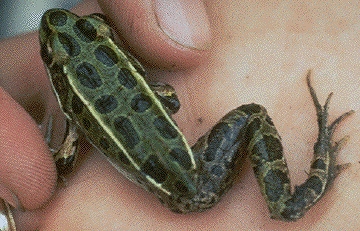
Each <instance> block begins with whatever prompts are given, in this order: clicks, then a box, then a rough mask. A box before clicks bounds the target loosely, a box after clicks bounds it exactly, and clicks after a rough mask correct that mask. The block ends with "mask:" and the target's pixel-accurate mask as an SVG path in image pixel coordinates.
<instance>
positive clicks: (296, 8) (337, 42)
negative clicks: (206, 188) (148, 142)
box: [0, 0, 360, 230]
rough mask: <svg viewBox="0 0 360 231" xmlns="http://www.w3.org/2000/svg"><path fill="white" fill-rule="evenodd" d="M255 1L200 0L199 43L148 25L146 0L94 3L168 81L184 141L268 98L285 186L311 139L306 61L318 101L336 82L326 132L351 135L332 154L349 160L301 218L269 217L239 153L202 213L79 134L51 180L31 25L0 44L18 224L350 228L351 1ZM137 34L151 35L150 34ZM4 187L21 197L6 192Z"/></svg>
mask: <svg viewBox="0 0 360 231" xmlns="http://www.w3.org/2000/svg"><path fill="white" fill-rule="evenodd" d="M263 3H264V1H248V2H246V1H235V0H223V1H206V2H205V5H206V12H207V15H208V17H209V22H210V25H211V35H212V36H211V38H210V39H209V41H208V42H206V41H205V42H204V41H200V42H198V44H197V45H199V44H200V45H199V46H200V48H201V49H200V50H199V49H191V48H189V47H182V46H180V45H179V44H176V43H174V42H173V41H171V40H170V39H166V36H164V35H163V34H161V33H159V31H160V30H159V29H157V30H156V29H154V28H157V24H156V23H155V24H151V23H153V22H152V21H151V20H150V21H149V22H147V24H144V23H141V22H142V21H141V19H142V17H143V16H144V15H145V16H147V15H148V14H149V12H151V11H150V10H149V9H150V8H147V7H149V6H151V4H149V1H145V0H142V1H140V0H139V1H134V0H133V1H112V2H111V3H110V1H99V4H100V6H101V9H102V10H103V13H105V14H106V15H108V16H109V17H110V18H111V19H112V20H113V22H114V23H115V25H116V26H117V28H118V31H121V32H127V33H126V35H121V37H122V38H123V39H125V40H126V44H127V45H128V46H129V47H131V48H132V52H134V53H135V55H136V56H137V57H139V58H140V60H142V61H144V62H145V63H146V67H147V70H148V71H149V77H148V78H149V79H151V80H156V81H161V82H167V83H169V84H171V85H172V86H174V88H175V89H176V91H177V93H178V96H179V98H180V101H181V103H182V107H181V109H180V111H179V112H178V113H177V114H176V115H174V116H173V118H174V119H175V120H176V122H177V124H178V125H179V127H180V128H181V130H182V131H183V133H184V135H185V136H186V137H187V139H188V141H189V143H190V144H194V143H195V142H196V140H197V139H198V138H199V137H200V136H201V135H202V134H204V133H205V132H206V131H208V130H209V129H210V128H211V127H212V126H213V125H214V124H215V123H216V122H217V121H218V120H219V119H220V118H221V117H222V116H223V115H225V114H226V112H228V111H230V110H231V109H233V108H235V107H237V106H239V105H242V104H247V103H251V102H255V103H258V104H261V105H263V106H265V107H266V108H267V110H268V112H269V115H270V116H271V118H272V119H273V122H274V124H275V125H276V127H277V129H278V131H279V133H280V135H281V137H282V142H283V146H284V152H285V156H286V159H287V163H288V166H289V171H290V176H291V180H292V185H298V184H301V183H302V182H303V181H304V180H305V179H306V177H307V175H306V171H308V170H309V165H310V161H311V158H312V151H313V143H314V142H315V140H316V137H317V125H316V114H315V109H314V106H313V103H312V100H311V98H310V94H309V92H308V89H307V87H306V81H305V76H306V73H307V71H308V69H312V70H313V73H312V83H313V87H314V88H315V90H316V92H317V94H318V98H319V101H320V102H322V103H323V102H324V101H325V99H326V97H327V95H328V94H329V93H330V92H334V95H333V97H332V101H331V104H330V116H329V120H330V122H331V121H333V120H334V119H335V118H337V116H339V115H341V114H342V113H344V112H346V111H349V110H350V109H353V110H355V111H356V113H355V114H353V115H352V116H351V117H349V118H347V119H346V120H345V121H344V122H342V123H341V124H340V126H339V127H338V129H337V130H336V132H335V135H334V141H338V140H340V139H341V138H343V137H344V136H349V138H348V140H347V143H346V144H345V145H344V146H343V148H342V149H341V150H340V152H339V157H338V163H339V164H344V163H351V165H350V166H349V167H348V168H346V169H345V170H343V171H342V172H341V174H340V175H339V176H338V177H337V178H336V180H335V182H334V185H333V187H332V188H331V189H330V190H329V191H328V193H327V194H326V195H325V196H324V197H323V198H322V200H321V201H320V202H319V203H318V204H316V205H315V206H314V207H313V208H312V209H311V210H310V211H309V212H308V213H307V214H306V215H305V216H304V217H303V218H302V219H301V220H299V221H297V222H296V223H284V222H281V221H275V220H271V219H270V218H269V213H268V210H267V207H266V203H265V201H264V199H263V198H262V196H261V194H260V190H259V187H258V185H257V182H256V179H255V177H254V174H253V172H252V169H251V168H250V163H249V161H248V160H247V161H246V162H245V164H244V169H243V171H242V172H241V174H240V176H239V181H238V182H237V183H236V184H235V185H234V187H233V188H232V189H231V190H230V191H229V192H228V193H227V194H226V195H225V196H224V198H223V199H222V200H221V201H220V203H219V204H218V205H216V206H215V207H214V208H212V209H210V210H208V211H206V212H203V213H192V214H187V215H181V214H175V213H172V212H170V211H169V210H168V209H167V208H165V207H163V206H162V205H161V204H160V202H159V201H158V200H157V199H156V198H155V196H153V195H151V194H150V193H148V192H146V191H144V190H143V189H141V188H139V187H137V186H136V185H135V184H133V183H131V182H129V181H128V180H126V178H125V177H124V176H122V175H120V174H118V172H117V171H116V170H115V169H114V168H113V167H112V166H111V165H110V164H109V163H108V162H107V161H106V160H105V158H104V157H103V155H102V154H101V153H99V152H98V151H96V150H95V149H94V148H91V146H90V145H89V144H87V143H86V142H82V143H81V149H80V151H81V152H80V157H79V160H78V162H77V165H76V167H75V169H74V173H72V174H70V175H69V176H68V177H67V178H66V182H65V185H63V186H62V187H56V184H55V183H56V172H55V168H54V164H53V162H52V159H51V154H50V152H49V150H48V148H47V144H46V143H45V142H44V140H43V139H42V136H43V134H41V133H40V132H39V129H38V127H37V125H36V123H45V122H46V121H47V119H48V117H49V115H52V116H53V118H54V120H55V124H54V130H55V131H54V137H57V139H60V138H59V137H61V132H62V126H61V125H63V119H64V117H63V115H62V113H61V111H60V109H59V108H58V106H57V104H56V101H55V99H54V96H53V94H52V92H51V89H50V87H49V86H50V85H49V82H48V79H47V76H46V73H45V69H44V67H43V64H42V61H41V58H40V55H39V45H38V38H37V34H36V33H33V34H28V35H24V36H20V37H17V38H13V39H8V40H5V41H2V42H1V46H0V60H2V63H1V64H0V81H1V82H0V86H1V87H2V89H1V91H0V96H1V97H0V100H1V105H2V107H1V108H0V110H1V111H0V124H1V127H0V146H1V150H2V151H1V152H2V155H3V157H2V158H1V160H0V166H2V168H1V169H0V182H2V183H3V184H1V187H0V196H1V197H2V198H5V199H6V200H7V201H9V202H10V203H12V204H13V205H16V207H17V208H19V207H22V208H21V209H15V210H14V215H15V221H16V224H17V226H18V228H19V229H22V230H29V229H36V228H38V229H40V230H88V229H93V230H128V229H132V230H144V229H146V230H153V229H158V230H171V229H172V230H210V229H213V230H282V229H284V230H285V229H286V230H287V229H300V230H329V229H333V230H338V229H344V230H351V229H355V228H356V227H359V225H360V224H359V223H360V221H359V219H358V217H357V215H358V214H359V213H360V193H359V191H360V177H359V174H360V165H359V159H360V157H359V154H358V153H359V152H358V150H359V143H360V142H359V141H360V138H359V137H360V136H359V135H360V134H359V133H360V129H359V124H360V116H359V113H358V112H357V111H358V110H359V108H360V100H359V98H360V80H359V77H358V76H360V65H359V64H360V59H359V55H358V53H359V50H360V41H359V38H360V32H359V31H358V30H357V28H359V26H360V20H359V18H358V13H359V11H360V8H359V6H358V5H357V4H356V2H355V1H353V2H347V3H345V2H341V1H339V2H336V4H335V3H333V4H330V3H325V2H322V1H312V2H311V3H307V1H296V3H295V2H294V3H293V2H290V1H266V5H264V4H263ZM121 4H129V5H128V7H129V9H135V6H134V5H131V4H138V6H141V7H144V9H145V10H144V11H142V9H139V10H138V11H136V12H134V15H135V16H136V17H134V15H131V13H132V12H131V11H128V10H127V11H126V12H124V10H123V9H124V5H121ZM74 12H75V13H78V14H81V15H84V14H89V13H92V12H100V8H99V6H98V5H97V4H96V3H95V2H94V1H87V2H86V3H83V4H81V5H79V6H78V7H76V9H75V10H74ZM139 12H140V13H139ZM144 12H145V13H144ZM141 13H144V14H141ZM131 17H133V18H131ZM124 18H125V19H126V18H130V19H128V21H126V20H125V22H131V23H124ZM123 24H125V25H123ZM119 28H120V29H119ZM160 32H161V31H160ZM137 33H138V34H137ZM147 33H153V34H152V36H153V37H149V36H148V34H147ZM141 35H144V36H141ZM145 35H146V36H145ZM146 39H148V40H146ZM143 44H144V45H143ZM142 46H143V47H142ZM173 54H176V55H173ZM162 58H163V59H164V60H163V62H162V61H161V60H162ZM5 91H6V92H7V93H5ZM10 96H11V97H10ZM14 100H15V101H16V102H18V103H16V102H15V101H14ZM34 102H36V104H34ZM24 109H26V110H27V112H29V114H28V113H27V112H26V111H25V110H24ZM29 115H30V116H31V117H30V116H29ZM7 189H10V190H11V191H13V192H14V193H15V194H16V195H17V197H18V199H19V200H18V201H16V200H14V199H13V198H14V197H11V195H9V191H8V190H7ZM20 204H21V205H22V206H20Z"/></svg>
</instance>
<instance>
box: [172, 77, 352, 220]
mask: <svg viewBox="0 0 360 231" xmlns="http://www.w3.org/2000/svg"><path fill="white" fill-rule="evenodd" d="M309 78H310V72H309V73H308V77H307V81H308V87H309V90H310V93H311V96H312V98H313V101H314V104H315V107H316V110H317V117H318V126H319V136H318V141H317V142H316V144H315V146H314V158H313V160H312V163H311V170H310V173H309V177H308V179H307V180H306V181H305V182H304V183H303V184H302V185H300V186H297V187H296V189H295V192H294V193H293V194H291V184H290V178H289V172H288V167H287V164H286V161H285V158H284V156H283V148H282V145H281V138H280V136H279V134H278V132H277V131H276V128H275V126H274V124H273V123H272V121H271V118H270V117H269V116H268V114H267V112H266V109H265V108H264V107H262V106H260V105H257V104H248V105H243V106H240V107H238V108H237V109H235V110H233V111H231V112H229V113H228V114H227V115H226V116H225V117H224V118H222V119H221V120H220V122H218V124H217V125H215V126H214V127H213V128H212V129H211V131H210V132H208V133H207V134H206V135H204V136H203V137H202V138H200V139H199V141H198V142H197V143H196V144H195V145H194V147H193V148H192V149H193V152H194V155H195V158H196V161H197V164H198V169H197V173H196V177H195V179H196V181H197V183H196V184H197V187H198V188H197V191H198V194H197V195H196V196H195V197H193V198H180V200H181V203H177V206H178V205H179V204H182V205H183V206H182V207H177V208H175V206H174V207H173V208H172V209H173V210H175V211H180V212H190V211H201V210H204V209H206V208H210V207H212V206H213V205H215V204H216V203H217V201H219V200H220V199H221V197H222V196H223V195H224V193H225V192H227V190H228V189H229V188H230V187H231V186H232V184H233V182H234V180H235V178H236V176H237V175H238V172H239V170H240V169H241V166H242V162H243V161H242V160H243V159H244V157H246V156H247V155H249V156H250V159H251V162H252V167H253V169H254V172H255V176H256V178H257V180H258V183H259V185H260V188H261V192H262V194H263V196H264V198H265V200H266V202H267V204H268V207H269V210H270V213H271V218H273V219H279V220H284V221H295V220H297V219H299V218H301V217H302V216H303V215H304V213H305V212H306V211H307V210H308V209H309V208H310V207H312V206H313V205H314V204H315V203H316V202H317V201H318V200H319V199H320V198H321V197H322V196H323V195H324V193H325V192H326V190H327V189H328V188H329V186H330V185H331V183H332V182H333V179H334V178H335V176H336V171H335V169H336V165H335V160H336V152H337V150H338V148H337V145H335V146H333V145H332V144H331V141H332V135H333V132H334V129H335V127H336V125H337V124H339V123H340V122H341V121H342V120H343V119H344V118H345V117H347V116H349V115H350V114H351V113H353V111H350V112H347V113H345V114H343V115H342V116H340V117H339V118H338V119H336V120H335V121H334V122H333V123H332V124H331V125H330V126H327V117H328V104H329V100H330V97H329V98H328V99H327V101H326V103H325V106H324V107H321V105H320V104H319V102H318V100H317V97H316V95H315V92H314V90H313V88H312V87H311V85H310V79H309Z"/></svg>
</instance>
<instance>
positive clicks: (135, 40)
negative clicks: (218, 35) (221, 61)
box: [99, 0, 210, 69]
mask: <svg viewBox="0 0 360 231" xmlns="http://www.w3.org/2000/svg"><path fill="white" fill-rule="evenodd" d="M99 4H100V7H101V9H102V10H103V11H104V12H105V14H106V15H108V16H109V17H110V18H111V19H112V21H113V22H114V25H115V26H116V28H117V32H118V34H119V35H120V36H121V38H122V39H123V40H124V41H125V43H126V45H127V46H128V47H129V48H130V49H131V51H132V52H134V53H136V55H137V56H138V57H140V59H142V60H143V61H145V62H146V63H148V64H150V65H152V66H153V65H155V66H157V67H163V68H167V69H185V68H189V67H194V66H196V65H199V64H200V63H201V62H202V61H203V60H205V59H206V57H207V56H208V50H207V48H208V47H209V46H210V29H209V28H210V26H209V21H208V18H207V15H206V11H205V7H204V4H203V3H202V2H201V1H199V0H198V1H189V0H184V1H173V2H172V3H171V2H169V1H164V0H153V1H151V0H139V1H133V0H124V1H103V0H99Z"/></svg>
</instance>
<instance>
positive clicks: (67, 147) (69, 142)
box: [53, 120, 79, 177]
mask: <svg viewBox="0 0 360 231" xmlns="http://www.w3.org/2000/svg"><path fill="white" fill-rule="evenodd" d="M78 143H79V130H78V128H77V126H76V124H74V123H73V122H72V121H69V120H67V121H66V132H65V136H64V140H63V142H62V144H61V146H60V148H59V149H58V150H57V151H53V157H54V160H55V164H56V169H57V173H58V175H59V176H60V177H63V176H66V175H67V174H69V173H70V172H72V170H73V167H74V164H75V162H76V157H77V154H78Z"/></svg>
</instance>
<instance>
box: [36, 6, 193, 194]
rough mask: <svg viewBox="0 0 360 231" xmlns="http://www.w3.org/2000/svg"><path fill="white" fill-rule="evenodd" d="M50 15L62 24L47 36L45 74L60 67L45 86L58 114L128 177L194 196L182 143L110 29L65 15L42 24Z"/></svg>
mask: <svg viewBox="0 0 360 231" xmlns="http://www.w3.org/2000/svg"><path fill="white" fill-rule="evenodd" d="M54 13H56V14H57V15H58V18H60V19H61V18H62V19H61V20H60V21H61V23H62V25H60V26H59V27H57V28H56V32H54V33H52V34H51V36H49V40H50V43H51V44H52V49H53V50H54V53H53V55H52V57H51V59H52V60H53V61H52V67H54V68H51V67H48V69H49V72H50V73H51V72H54V70H58V69H61V70H62V71H61V74H59V73H52V84H53V87H54V89H55V91H56V95H57V98H58V100H59V101H60V104H61V106H62V109H63V111H64V112H65V114H66V115H67V116H68V117H69V118H70V119H71V120H73V121H75V122H76V123H77V124H78V126H79V127H80V128H81V130H82V131H83V132H84V133H85V135H86V137H87V138H88V139H89V140H90V141H91V142H92V143H93V144H94V145H95V146H96V147H98V148H99V149H100V150H101V151H102V152H103V153H104V154H105V155H106V156H107V157H108V158H109V160H110V161H111V163H112V164H113V165H114V166H115V167H116V168H117V169H118V170H119V171H121V172H123V173H124V174H125V175H126V176H127V177H128V178H130V179H132V180H133V181H137V182H138V183H140V184H141V185H143V186H144V187H145V188H147V189H148V190H155V191H161V193H165V194H168V195H170V194H172V193H173V192H176V193H179V194H194V193H195V190H196V189H195V187H194V183H193V179H192V178H191V177H189V176H190V175H191V172H192V171H193V170H194V169H195V161H194V158H193V156H192V153H191V149H190V147H189V145H188V144H187V142H186V140H185V138H184V136H183V135H182V134H181V132H180V131H179V129H178V128H177V126H176V125H175V123H174V122H173V121H172V119H171V118H170V116H169V115H168V114H167V113H166V111H165V109H164V108H163V106H162V105H161V103H160V101H159V100H158V99H157V97H156V96H155V94H154V93H153V91H152V90H151V89H150V88H149V86H148V85H147V83H146V82H145V80H144V79H143V77H142V75H141V74H140V73H141V70H137V69H136V65H133V62H132V61H131V60H129V59H128V58H127V56H126V54H125V53H124V52H123V51H121V50H120V49H119V48H118V47H117V46H116V45H115V44H114V42H113V40H112V39H111V30H110V28H109V26H108V25H106V24H105V23H103V22H101V20H102V19H101V18H98V15H95V16H88V17H83V18H78V17H77V16H76V15H74V14H72V13H70V12H68V11H64V10H61V11H59V12H56V11H50V12H48V13H46V14H45V15H44V18H45V19H44V18H43V20H47V21H49V19H46V17H49V15H50V14H54ZM60 16H61V17H60ZM50 21H51V20H50ZM44 23H45V22H43V24H44ZM48 27H50V28H49V29H52V28H51V25H50V26H48ZM40 33H44V32H41V31H40ZM48 43H49V42H48ZM42 46H43V45H42ZM55 50H56V51H55ZM55 52H56V53H55ZM54 78H55V79H54ZM59 79H61V81H59Z"/></svg>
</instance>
